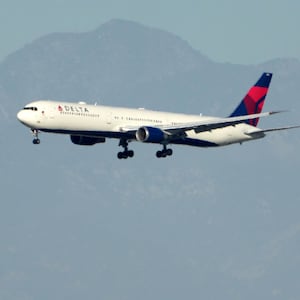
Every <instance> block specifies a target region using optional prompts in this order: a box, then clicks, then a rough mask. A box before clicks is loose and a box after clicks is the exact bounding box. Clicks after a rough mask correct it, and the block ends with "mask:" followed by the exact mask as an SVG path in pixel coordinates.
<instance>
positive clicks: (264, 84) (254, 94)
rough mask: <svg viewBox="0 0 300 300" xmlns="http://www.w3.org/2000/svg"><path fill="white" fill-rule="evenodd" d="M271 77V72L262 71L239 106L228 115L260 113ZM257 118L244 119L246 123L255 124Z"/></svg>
mask: <svg viewBox="0 0 300 300" xmlns="http://www.w3.org/2000/svg"><path fill="white" fill-rule="evenodd" d="M271 79H272V73H263V74H262V75H261V77H260V79H259V80H258V81H257V82H256V84H255V85H254V86H252V87H251V88H250V90H249V91H248V93H247V95H246V96H245V97H244V98H243V100H242V101H241V103H240V104H239V106H238V107H237V108H236V109H235V111H234V112H233V113H232V114H231V115H230V117H238V116H245V115H252V114H259V113H261V111H262V109H263V106H264V103H265V99H266V96H267V93H268V90H269V85H270V82H271ZM258 121H259V119H258V118H257V119H252V120H248V121H246V122H247V124H249V125H252V126H257V124H258Z"/></svg>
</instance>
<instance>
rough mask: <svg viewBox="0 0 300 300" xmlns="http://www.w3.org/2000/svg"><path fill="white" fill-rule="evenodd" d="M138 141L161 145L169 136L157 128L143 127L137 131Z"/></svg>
mask: <svg viewBox="0 0 300 300" xmlns="http://www.w3.org/2000/svg"><path fill="white" fill-rule="evenodd" d="M135 136H136V139H137V140H138V141H139V142H144V143H160V142H162V141H164V140H166V139H167V138H168V135H167V134H166V133H165V132H164V131H162V130H161V129H159V128H156V127H141V128H139V129H138V130H137V132H136V134H135Z"/></svg>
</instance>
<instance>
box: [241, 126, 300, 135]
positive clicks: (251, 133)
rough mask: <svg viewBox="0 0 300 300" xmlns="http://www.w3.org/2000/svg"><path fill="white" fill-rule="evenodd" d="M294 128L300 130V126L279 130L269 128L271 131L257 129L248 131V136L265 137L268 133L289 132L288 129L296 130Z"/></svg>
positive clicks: (280, 128) (279, 128)
mask: <svg viewBox="0 0 300 300" xmlns="http://www.w3.org/2000/svg"><path fill="white" fill-rule="evenodd" d="M294 128H300V125H295V126H285V127H278V128H269V129H255V130H253V131H248V132H247V133H246V134H247V135H250V136H253V137H255V136H265V134H266V133H268V132H273V131H281V130H288V129H294Z"/></svg>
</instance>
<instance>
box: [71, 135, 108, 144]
mask: <svg viewBox="0 0 300 300" xmlns="http://www.w3.org/2000/svg"><path fill="white" fill-rule="evenodd" d="M70 138H71V141H72V143H73V144H75V145H81V146H92V145H95V144H98V143H105V138H104V137H98V138H94V137H89V136H83V135H71V136H70Z"/></svg>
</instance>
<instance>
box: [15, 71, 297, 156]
mask: <svg viewBox="0 0 300 300" xmlns="http://www.w3.org/2000/svg"><path fill="white" fill-rule="evenodd" d="M271 79H272V73H263V74H262V75H261V77H260V78H259V80H258V81H257V82H256V84H254V85H253V86H252V87H251V88H250V89H249V91H248V93H247V94H246V96H245V97H244V98H243V99H242V101H241V102H240V103H239V105H238V106H237V107H236V109H235V110H234V111H233V112H232V113H231V114H230V115H229V116H228V117H225V118H219V117H210V116H203V115H189V114H178V113H170V112H160V111H152V110H146V109H143V108H139V109H130V108H124V107H110V106H103V105H88V104H86V103H85V102H79V103H69V102H60V101H49V100H39V101H34V102H31V103H29V104H27V105H26V106H25V107H24V108H23V109H22V110H20V111H19V112H18V114H17V118H18V120H19V121H20V122H21V123H22V124H24V125H25V126H27V127H29V128H30V129H31V131H32V134H33V136H34V139H33V144H39V143H40V139H39V133H40V132H49V133H58V134H67V135H70V138H71V141H72V143H74V144H76V145H84V146H91V145H95V144H98V143H104V142H105V141H106V139H107V138H114V139H118V140H119V146H121V147H123V149H124V150H123V151H120V152H118V155H117V157H118V158H119V159H126V158H129V157H133V156H134V151H133V150H129V149H128V145H129V142H132V141H138V142H143V143H154V144H160V145H162V147H163V148H162V150H159V151H157V152H156V157H158V158H164V157H167V156H171V155H172V154H173V150H172V149H171V148H169V147H168V146H169V145H174V144H179V145H189V146H196V147H217V146H225V145H230V144H234V143H240V144H242V143H243V142H247V141H253V140H256V139H260V138H263V137H265V135H266V133H267V132H272V131H278V130H286V129H291V128H298V127H300V126H287V127H280V128H270V129H260V128H258V127H257V125H258V122H259V119H260V118H261V117H266V116H271V115H274V114H276V113H280V112H282V111H273V112H264V113H263V112H262V109H263V106H264V103H265V99H266V96H267V93H268V89H269V85H270V82H271Z"/></svg>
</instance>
